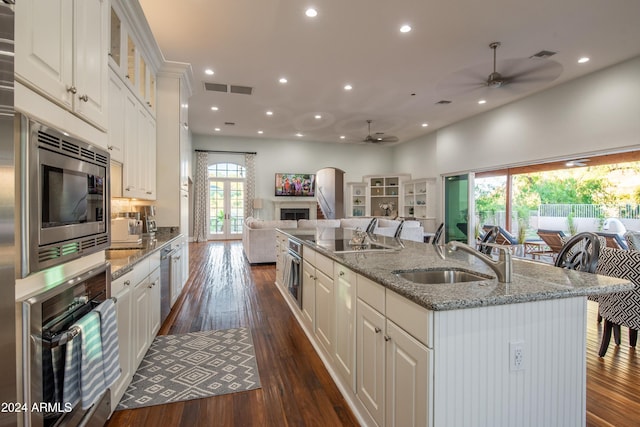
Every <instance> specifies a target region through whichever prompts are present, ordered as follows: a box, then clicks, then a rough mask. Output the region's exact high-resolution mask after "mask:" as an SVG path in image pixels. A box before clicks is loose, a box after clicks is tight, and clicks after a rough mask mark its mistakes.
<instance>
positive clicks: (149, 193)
mask: <svg viewBox="0 0 640 427" xmlns="http://www.w3.org/2000/svg"><path fill="white" fill-rule="evenodd" d="M145 114H146V117H145V119H146V120H145V122H144V125H143V128H144V134H145V135H146V139H145V140H144V141H145V149H144V155H143V160H144V162H143V164H142V165H141V166H142V171H143V172H142V173H143V178H142V179H143V182H144V188H145V198H146V199H147V200H155V199H156V121H155V119H154V118H153V117H151V115H150V114H149V113H145Z"/></svg>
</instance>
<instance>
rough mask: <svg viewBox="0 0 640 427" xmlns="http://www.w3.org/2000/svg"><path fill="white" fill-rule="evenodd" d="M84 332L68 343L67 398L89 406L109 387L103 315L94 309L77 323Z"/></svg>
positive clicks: (74, 402)
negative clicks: (102, 336) (104, 362)
mask: <svg viewBox="0 0 640 427" xmlns="http://www.w3.org/2000/svg"><path fill="white" fill-rule="evenodd" d="M71 327H72V328H73V327H78V328H79V330H80V333H79V334H78V335H76V336H75V337H74V338H73V339H72V340H70V341H68V342H67V354H66V359H65V367H64V386H63V401H64V402H65V403H71V405H72V406H76V404H77V403H78V402H79V401H81V402H82V409H88V408H90V407H91V405H93V404H94V403H95V402H96V400H98V398H99V397H101V396H102V395H103V393H104V392H105V391H106V390H107V386H106V383H105V379H104V365H103V353H102V338H101V336H100V315H99V314H98V312H97V311H95V310H93V311H90V312H89V313H87V314H86V315H85V316H84V317H82V318H81V319H80V320H78V321H77V322H76V323H74V324H73V325H72V326H71Z"/></svg>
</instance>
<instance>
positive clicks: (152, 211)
mask: <svg viewBox="0 0 640 427" xmlns="http://www.w3.org/2000/svg"><path fill="white" fill-rule="evenodd" d="M136 210H137V211H138V212H140V219H141V220H142V234H143V235H144V236H146V237H155V235H156V231H158V226H157V225H156V218H155V217H156V207H155V206H154V205H142V206H138V207H136Z"/></svg>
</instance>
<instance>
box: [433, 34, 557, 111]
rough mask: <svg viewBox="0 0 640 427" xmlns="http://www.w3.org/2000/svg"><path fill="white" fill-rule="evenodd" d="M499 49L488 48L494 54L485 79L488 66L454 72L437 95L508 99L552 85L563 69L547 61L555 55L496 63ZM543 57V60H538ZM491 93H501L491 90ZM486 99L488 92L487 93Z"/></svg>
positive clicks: (547, 52) (496, 46)
mask: <svg viewBox="0 0 640 427" xmlns="http://www.w3.org/2000/svg"><path fill="white" fill-rule="evenodd" d="M501 45H502V43H500V42H492V43H490V44H489V48H490V49H491V50H492V51H493V68H492V72H491V73H490V74H489V76H488V77H487V75H486V74H485V73H486V70H487V68H488V67H487V65H488V64H487V63H483V64H480V65H477V66H473V67H470V68H465V69H462V70H460V71H457V72H455V73H453V74H451V75H449V76H448V77H446V78H444V79H443V80H442V81H441V82H440V83H439V84H438V92H440V93H441V94H442V95H444V96H445V97H446V99H449V98H447V97H450V98H453V97H455V96H456V95H467V94H470V93H473V94H474V95H482V94H483V93H485V92H483V91H490V93H491V94H492V95H496V94H503V95H509V94H511V93H513V92H526V91H528V90H535V89H536V88H537V87H539V86H541V85H543V84H545V83H549V82H552V81H553V80H555V79H557V78H558V77H559V76H560V74H561V73H562V65H560V63H559V62H557V61H554V60H552V59H548V57H549V56H551V55H553V54H554V52H549V51H541V52H539V53H538V54H534V55H532V56H530V57H525V58H509V59H504V60H500V61H498V58H497V50H498V48H499V47H500V46H501ZM541 53H545V54H546V55H545V56H540V54H541ZM494 89H500V90H499V91H498V90H494ZM486 95H487V96H489V92H486Z"/></svg>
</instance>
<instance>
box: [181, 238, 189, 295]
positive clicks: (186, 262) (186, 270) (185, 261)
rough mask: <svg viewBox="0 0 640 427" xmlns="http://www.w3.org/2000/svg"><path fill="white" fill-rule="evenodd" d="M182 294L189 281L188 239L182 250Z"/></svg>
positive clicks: (185, 240)
mask: <svg viewBox="0 0 640 427" xmlns="http://www.w3.org/2000/svg"><path fill="white" fill-rule="evenodd" d="M180 251H181V253H180V273H181V277H180V292H182V289H184V286H185V285H186V284H187V280H189V245H188V243H187V239H186V237H185V238H184V239H183V241H182V249H181V250H180Z"/></svg>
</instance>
